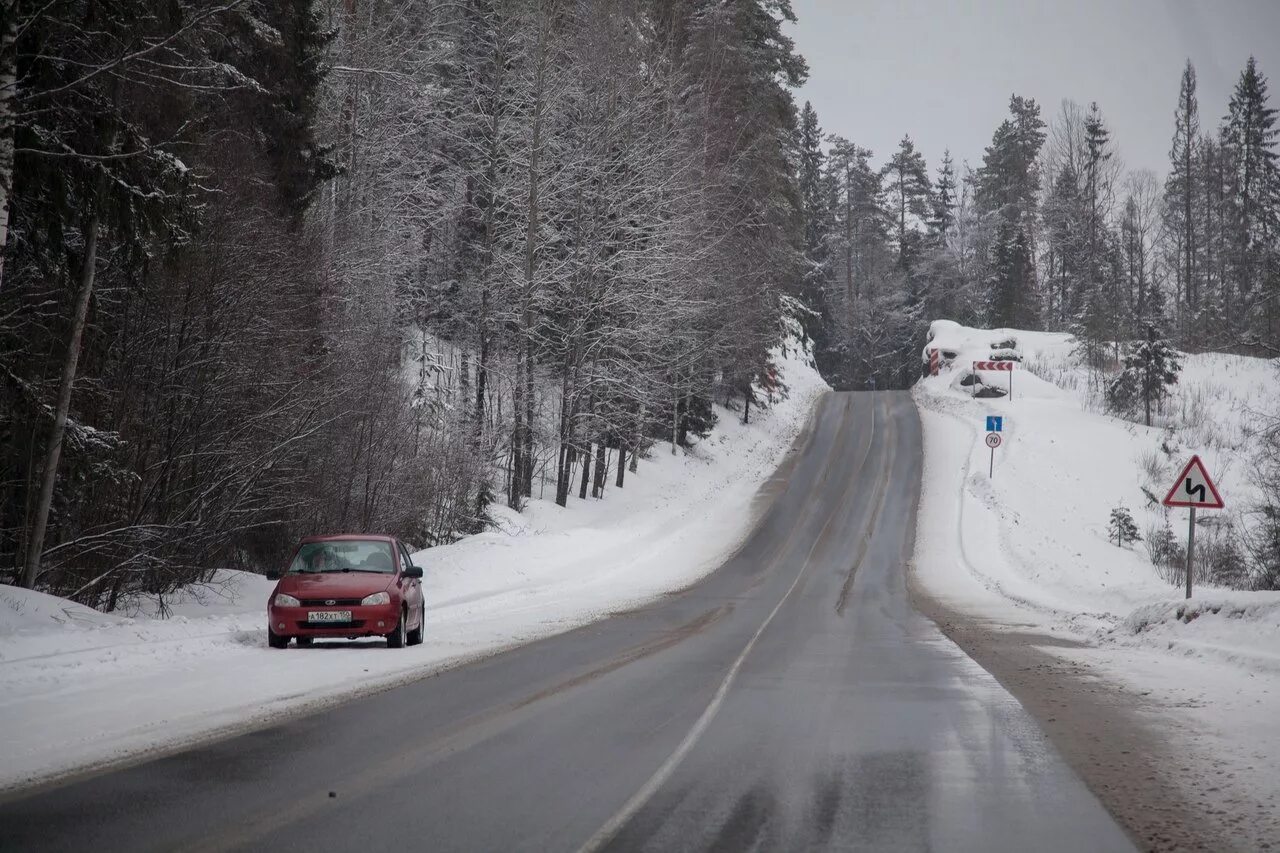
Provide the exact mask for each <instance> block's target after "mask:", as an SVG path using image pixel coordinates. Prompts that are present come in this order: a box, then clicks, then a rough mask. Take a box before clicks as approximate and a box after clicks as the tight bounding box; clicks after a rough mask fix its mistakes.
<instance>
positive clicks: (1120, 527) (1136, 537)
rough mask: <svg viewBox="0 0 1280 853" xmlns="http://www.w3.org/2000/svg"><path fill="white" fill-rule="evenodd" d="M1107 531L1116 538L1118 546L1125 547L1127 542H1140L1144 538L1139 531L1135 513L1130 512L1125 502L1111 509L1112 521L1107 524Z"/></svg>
mask: <svg viewBox="0 0 1280 853" xmlns="http://www.w3.org/2000/svg"><path fill="white" fill-rule="evenodd" d="M1107 532H1108V533H1109V534H1110V535H1111V538H1113V539H1115V540H1116V547H1118V548H1123V547H1124V546H1125V543H1126V542H1139V541H1141V540H1142V534H1141V533H1139V532H1138V525H1137V524H1136V523H1134V520H1133V514H1132V513H1131V512H1129V508H1128V507H1126V506H1125V505H1124V504H1120V505H1119V506H1117V507H1115V508H1114V509H1112V510H1111V522H1110V523H1109V524H1108V525H1107Z"/></svg>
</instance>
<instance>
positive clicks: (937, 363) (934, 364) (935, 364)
mask: <svg viewBox="0 0 1280 853" xmlns="http://www.w3.org/2000/svg"><path fill="white" fill-rule="evenodd" d="M941 368H942V353H941V351H939V350H938V348H937V347H931V348H930V349H929V375H930V376H937V375H938V371H939V370H941Z"/></svg>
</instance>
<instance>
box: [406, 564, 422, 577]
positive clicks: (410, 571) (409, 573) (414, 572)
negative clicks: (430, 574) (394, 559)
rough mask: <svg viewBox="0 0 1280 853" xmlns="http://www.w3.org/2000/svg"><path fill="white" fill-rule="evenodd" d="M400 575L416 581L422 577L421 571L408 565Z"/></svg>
mask: <svg viewBox="0 0 1280 853" xmlns="http://www.w3.org/2000/svg"><path fill="white" fill-rule="evenodd" d="M401 574H402V575H403V576H404V577H406V578H412V579H414V580H416V579H418V578H421V577H422V569H420V568H418V567H417V566H415V565H412V564H410V565H408V566H405V569H404V571H403V572H401Z"/></svg>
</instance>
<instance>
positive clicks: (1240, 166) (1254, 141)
mask: <svg viewBox="0 0 1280 853" xmlns="http://www.w3.org/2000/svg"><path fill="white" fill-rule="evenodd" d="M1276 112H1277V111H1276V108H1275V107H1272V106H1270V105H1269V104H1268V103H1267V78H1266V77H1265V76H1264V75H1263V74H1262V73H1261V72H1260V71H1258V66H1257V62H1256V61H1255V60H1254V58H1253V57H1252V56H1251V57H1249V61H1248V63H1247V64H1246V65H1245V68H1244V71H1242V72H1241V74H1240V79H1239V81H1238V82H1237V83H1236V88H1235V92H1234V93H1233V94H1232V96H1231V102H1230V105H1229V106H1228V110H1227V115H1226V118H1225V119H1224V124H1223V127H1222V133H1221V140H1222V142H1221V147H1222V152H1223V155H1224V157H1225V158H1226V159H1227V162H1228V163H1229V177H1228V179H1227V185H1228V192H1229V193H1230V199H1229V201H1228V203H1227V210H1228V215H1229V217H1230V228H1228V229H1227V234H1228V235H1229V237H1228V240H1229V242H1230V245H1229V246H1228V247H1226V248H1227V250H1228V257H1227V258H1226V259H1225V264H1224V266H1225V267H1226V269H1227V270H1228V276H1229V277H1230V279H1231V282H1230V285H1231V289H1232V290H1233V291H1234V295H1235V296H1236V297H1238V298H1239V299H1240V301H1241V302H1242V303H1244V304H1245V305H1249V304H1256V305H1258V306H1259V308H1258V313H1259V320H1260V322H1258V323H1257V324H1256V326H1257V327H1260V328H1257V329H1255V331H1258V330H1262V331H1265V332H1266V333H1267V337H1268V338H1270V337H1271V335H1272V334H1273V331H1274V326H1273V319H1272V318H1273V316H1274V312H1275V307H1274V306H1273V305H1272V304H1271V303H1272V302H1274V300H1275V298H1276V296H1277V283H1276V281H1275V277H1274V276H1272V277H1271V280H1270V281H1265V280H1264V278H1263V275H1264V273H1265V272H1266V262H1267V259H1268V258H1269V257H1270V256H1271V255H1272V254H1273V253H1274V250H1275V245H1274V243H1275V238H1276V234H1277V232H1278V231H1280V209H1278V208H1280V167H1278V166H1277V160H1278V158H1280V155H1277V153H1276V151H1275V144H1276V138H1277V136H1278V135H1280V130H1277V128H1276ZM1268 285H1269V288H1268V289H1269V290H1270V292H1269V293H1266V294H1263V293H1262V292H1261V291H1262V289H1263V288H1264V287H1266V286H1268Z"/></svg>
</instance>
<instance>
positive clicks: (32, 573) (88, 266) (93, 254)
mask: <svg viewBox="0 0 1280 853" xmlns="http://www.w3.org/2000/svg"><path fill="white" fill-rule="evenodd" d="M105 191H106V182H105V180H102V179H99V181H98V196H99V198H101V196H102V194H103V193H104V192H105ZM97 203H100V202H95V204H97ZM100 222H101V217H100V215H99V213H98V211H97V209H96V208H95V210H94V212H93V214H92V215H91V216H90V217H89V223H88V225H87V226H86V228H85V237H84V257H83V258H82V259H81V262H80V289H79V292H78V293H77V294H76V305H75V313H74V314H73V315H72V319H71V340H70V342H68V344H67V355H66V357H65V359H64V360H63V362H62V378H61V379H60V380H59V382H58V404H57V408H56V409H54V415H53V430H52V431H51V432H50V433H49V442H48V444H47V445H46V446H45V456H44V469H43V471H42V473H41V479H40V494H39V496H38V497H37V498H36V510H35V518H34V519H33V520H32V523H31V533H30V535H29V537H28V539H27V558H26V562H25V564H24V565H23V570H22V585H23V586H25V587H26V588H27V589H34V588H35V584H36V580H37V578H38V577H39V576H40V558H41V556H42V555H43V554H44V536H45V533H46V531H47V529H48V523H49V507H50V505H51V504H52V503H53V487H54V484H56V483H57V481H58V462H59V461H60V459H61V458H62V439H63V436H64V435H66V431H67V416H68V413H69V412H70V410H71V390H72V388H73V386H74V385H75V382H76V367H77V365H78V364H79V363H80V343H81V341H82V340H83V338H84V326H85V319H86V317H88V314H89V300H90V298H91V297H92V296H93V281H94V274H95V271H96V268H97V262H98V227H99V224H100Z"/></svg>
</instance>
